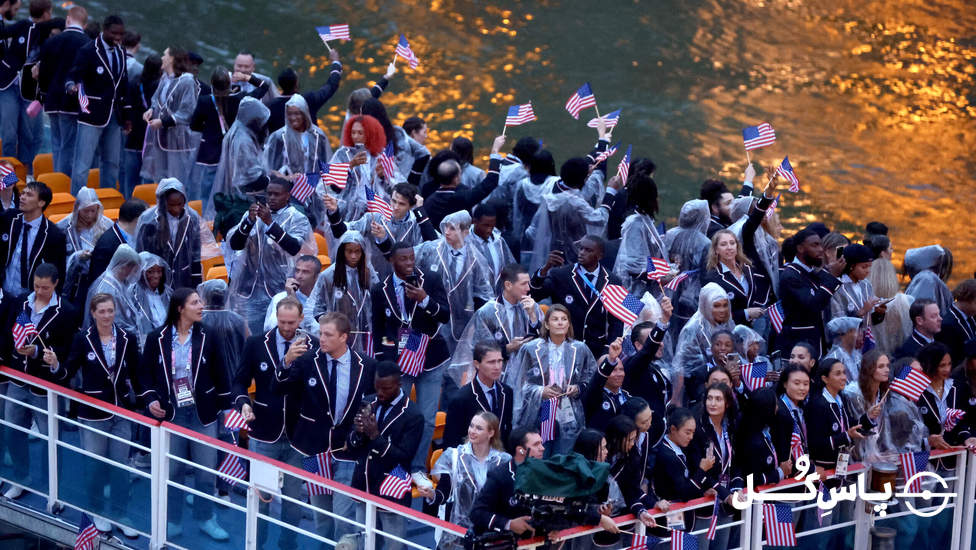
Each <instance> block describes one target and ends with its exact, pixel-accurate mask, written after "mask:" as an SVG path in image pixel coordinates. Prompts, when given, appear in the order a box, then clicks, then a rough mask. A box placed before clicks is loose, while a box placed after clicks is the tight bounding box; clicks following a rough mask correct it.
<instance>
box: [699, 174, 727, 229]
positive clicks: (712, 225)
mask: <svg viewBox="0 0 976 550" xmlns="http://www.w3.org/2000/svg"><path fill="white" fill-rule="evenodd" d="M698 198H700V199H704V200H706V201H708V209H709V210H711V213H712V220H711V221H710V222H709V223H708V233H707V234H708V238H709V239H711V238H712V235H714V234H715V232H716V231H718V230H720V229H725V228H727V227H728V226H730V225H732V218H731V216H732V192H731V191H729V188H728V187H726V186H725V182H724V181H719V180H705V183H703V184H702V186H701V192H700V193H699V195H698Z"/></svg>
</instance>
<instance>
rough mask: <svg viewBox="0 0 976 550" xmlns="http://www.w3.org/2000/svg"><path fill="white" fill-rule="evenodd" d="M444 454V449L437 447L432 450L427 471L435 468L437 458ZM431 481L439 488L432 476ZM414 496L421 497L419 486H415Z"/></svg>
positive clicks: (428, 456) (428, 458)
mask: <svg viewBox="0 0 976 550" xmlns="http://www.w3.org/2000/svg"><path fill="white" fill-rule="evenodd" d="M442 454H444V449H437V450H435V451H433V452H431V453H430V454H429V455H427V471H428V472H429V471H431V470H433V469H434V464H437V460H438V459H439V458H440V457H441V455H442ZM430 482H431V483H433V484H434V488H435V489H436V488H437V480H436V479H433V478H431V480H430ZM412 496H413V498H420V491H418V490H417V487H414V488H413V491H412Z"/></svg>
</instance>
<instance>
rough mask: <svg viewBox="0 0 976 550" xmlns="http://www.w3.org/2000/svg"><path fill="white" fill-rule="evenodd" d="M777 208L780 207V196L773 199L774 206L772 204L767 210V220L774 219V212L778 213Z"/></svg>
mask: <svg viewBox="0 0 976 550" xmlns="http://www.w3.org/2000/svg"><path fill="white" fill-rule="evenodd" d="M777 206H779V194H777V195H776V198H775V199H773V204H770V205H769V208H767V209H766V217H767V218H772V217H773V212H775V211H776V207H777Z"/></svg>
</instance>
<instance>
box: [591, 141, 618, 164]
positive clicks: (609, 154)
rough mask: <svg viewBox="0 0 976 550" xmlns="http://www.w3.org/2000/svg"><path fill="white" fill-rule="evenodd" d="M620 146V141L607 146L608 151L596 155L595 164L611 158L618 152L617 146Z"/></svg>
mask: <svg viewBox="0 0 976 550" xmlns="http://www.w3.org/2000/svg"><path fill="white" fill-rule="evenodd" d="M618 147H620V144H619V143H618V144H616V145H614V146H613V147H609V148H607V150H606V151H604V152H602V153H600V154H599V155H597V156H596V158H595V159H593V164H600V163H601V162H603V161H605V160H607V159H608V158H610V157H612V156H614V155H615V154H617V148H618Z"/></svg>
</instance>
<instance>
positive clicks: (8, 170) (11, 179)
mask: <svg viewBox="0 0 976 550" xmlns="http://www.w3.org/2000/svg"><path fill="white" fill-rule="evenodd" d="M14 185H17V173H16V172H14V169H13V168H12V167H10V166H7V165H6V164H0V189H6V188H8V187H12V186H14Z"/></svg>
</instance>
